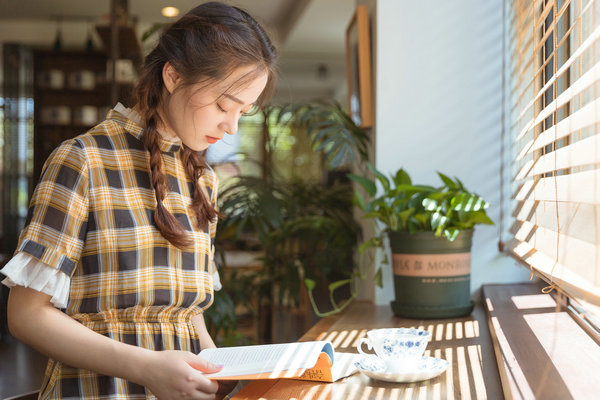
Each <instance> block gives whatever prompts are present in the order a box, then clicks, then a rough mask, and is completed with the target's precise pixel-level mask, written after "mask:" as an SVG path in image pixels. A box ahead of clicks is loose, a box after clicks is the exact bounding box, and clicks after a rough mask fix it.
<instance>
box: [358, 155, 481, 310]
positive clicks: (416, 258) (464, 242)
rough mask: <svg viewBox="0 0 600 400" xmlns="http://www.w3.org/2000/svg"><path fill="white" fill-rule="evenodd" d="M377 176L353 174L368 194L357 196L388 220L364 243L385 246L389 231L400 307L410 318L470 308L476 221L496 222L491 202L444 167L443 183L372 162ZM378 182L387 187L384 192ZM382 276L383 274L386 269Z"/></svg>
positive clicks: (369, 212) (372, 213)
mask: <svg viewBox="0 0 600 400" xmlns="http://www.w3.org/2000/svg"><path fill="white" fill-rule="evenodd" d="M367 166H368V168H369V169H370V171H371V172H372V174H373V176H374V177H375V179H369V178H367V177H365V176H359V175H350V178H351V179H353V180H354V181H356V182H357V183H358V184H360V186H362V188H364V190H365V192H366V194H367V198H366V199H365V197H364V196H363V195H362V194H361V193H359V192H355V201H356V203H357V204H358V206H359V207H360V208H361V209H362V210H363V211H364V213H365V214H364V217H365V218H372V219H374V220H376V221H378V222H379V223H380V224H382V225H383V229H381V230H380V233H379V234H377V235H376V236H375V237H373V238H371V239H369V240H367V241H366V242H365V243H363V245H362V246H361V247H360V250H359V251H360V252H361V253H364V252H365V251H366V250H367V249H369V248H376V247H380V248H383V243H384V241H383V239H384V238H385V237H386V236H387V237H388V239H389V242H390V248H391V251H392V265H393V270H394V292H395V300H394V301H392V302H391V306H392V309H393V311H394V313H395V314H396V315H398V316H402V317H408V318H419V319H421V318H445V317H456V316H461V315H467V314H469V313H470V312H471V311H472V309H473V303H472V301H471V299H470V254H471V253H470V252H471V240H472V236H473V230H474V226H475V225H477V224H493V222H492V220H491V219H490V218H489V217H488V216H487V214H486V211H485V210H486V208H487V207H488V205H489V204H488V203H487V202H486V201H485V200H483V199H482V198H481V197H480V196H479V195H477V194H475V193H472V192H470V191H468V190H467V189H466V188H465V186H464V185H463V183H462V182H461V181H460V180H459V179H458V178H454V179H451V178H449V177H448V176H446V175H444V174H442V173H440V172H438V176H439V177H440V179H441V181H442V184H441V185H440V186H436V187H434V186H429V185H417V184H413V182H412V180H411V178H410V176H409V175H408V173H407V172H406V171H405V170H404V169H400V170H398V171H397V172H396V173H395V174H392V175H390V176H389V177H387V176H385V175H384V174H383V173H381V172H380V171H378V170H377V169H375V168H374V167H373V166H372V165H370V164H367ZM377 182H379V184H380V185H381V188H382V191H381V192H380V193H379V194H378V191H377ZM376 277H378V278H379V279H380V277H381V270H378V273H377V274H376Z"/></svg>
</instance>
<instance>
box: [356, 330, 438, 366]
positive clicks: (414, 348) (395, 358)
mask: <svg viewBox="0 0 600 400" xmlns="http://www.w3.org/2000/svg"><path fill="white" fill-rule="evenodd" d="M430 339H431V332H429V331H426V330H423V329H414V328H386V329H373V330H370V331H368V332H367V337H366V338H361V339H360V340H359V341H358V344H357V345H356V348H357V349H358V352H359V353H360V354H365V355H368V353H365V352H364V351H363V349H362V345H363V343H366V345H367V348H368V349H369V350H375V354H377V356H378V357H379V358H380V359H381V360H383V361H384V362H385V363H386V365H387V368H388V369H387V370H388V372H394V371H401V370H407V369H410V368H411V367H414V366H416V365H417V363H418V362H419V360H421V357H422V356H423V353H424V352H425V348H426V347H427V344H428V343H429V340H430Z"/></svg>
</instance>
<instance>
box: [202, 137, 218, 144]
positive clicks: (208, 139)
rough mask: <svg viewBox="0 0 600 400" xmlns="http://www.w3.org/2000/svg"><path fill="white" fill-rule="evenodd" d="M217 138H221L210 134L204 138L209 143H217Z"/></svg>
mask: <svg viewBox="0 0 600 400" xmlns="http://www.w3.org/2000/svg"><path fill="white" fill-rule="evenodd" d="M219 139H221V138H218V137H212V136H207V137H206V140H207V141H208V143H210V144H213V143H217V142H218V141H219Z"/></svg>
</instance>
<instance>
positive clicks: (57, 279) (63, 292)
mask: <svg viewBox="0 0 600 400" xmlns="http://www.w3.org/2000/svg"><path fill="white" fill-rule="evenodd" d="M0 272H1V273H3V274H4V275H6V278H5V279H4V280H3V281H2V283H3V284H4V285H6V286H8V287H13V286H15V285H19V286H24V287H28V288H31V289H35V290H37V291H38V292H43V293H46V294H47V295H49V296H52V298H51V299H50V302H51V303H52V304H53V305H54V306H55V307H57V308H67V301H68V300H69V289H70V286H71V278H70V277H69V276H68V275H67V274H65V273H63V272H61V271H59V270H58V269H56V268H52V267H51V266H49V265H47V264H44V263H43V262H41V261H39V260H38V259H37V258H35V257H33V256H31V255H29V254H27V253H24V252H19V253H17V254H16V255H15V256H14V257H13V258H11V260H10V261H9V262H8V263H7V264H6V265H5V266H4V268H2V269H1V270H0Z"/></svg>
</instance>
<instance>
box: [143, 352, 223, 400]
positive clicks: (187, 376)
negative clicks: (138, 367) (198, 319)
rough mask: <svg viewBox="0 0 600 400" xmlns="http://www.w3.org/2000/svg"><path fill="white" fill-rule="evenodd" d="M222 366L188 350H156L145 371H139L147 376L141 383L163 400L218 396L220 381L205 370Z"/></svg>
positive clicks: (217, 369) (209, 371)
mask: <svg viewBox="0 0 600 400" xmlns="http://www.w3.org/2000/svg"><path fill="white" fill-rule="evenodd" d="M221 368H222V367H221V366H217V365H214V364H212V363H209V362H208V361H206V360H204V359H203V358H201V357H200V356H197V355H195V354H193V353H190V352H187V351H179V350H164V351H155V352H151V354H150V355H149V356H148V360H147V363H146V365H145V366H144V371H139V373H140V374H141V373H143V375H144V378H143V379H142V382H140V383H141V384H142V385H144V386H145V387H147V388H148V389H150V391H151V392H152V393H153V394H154V395H155V396H156V397H158V398H159V399H160V400H172V399H173V400H175V399H198V400H204V399H214V398H215V393H216V392H217V390H218V389H219V384H218V383H217V382H216V381H211V380H210V379H208V378H207V377H206V376H205V375H204V373H214V372H218V371H220V370H221Z"/></svg>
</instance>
